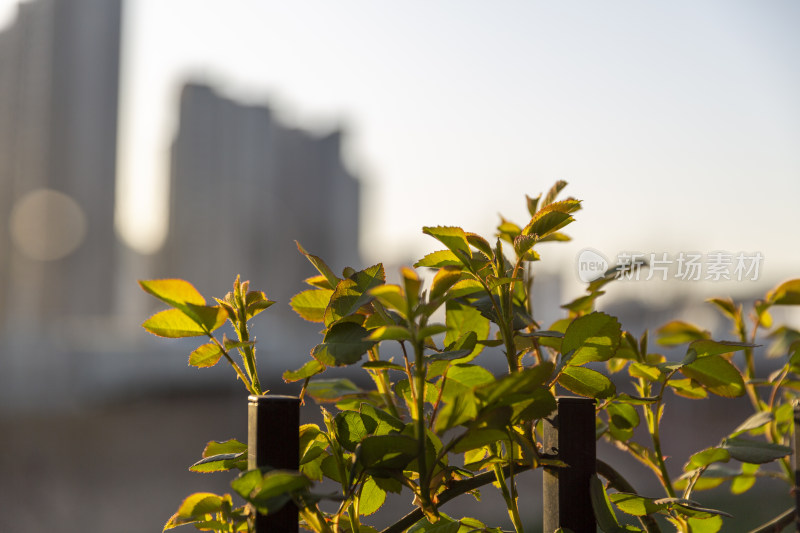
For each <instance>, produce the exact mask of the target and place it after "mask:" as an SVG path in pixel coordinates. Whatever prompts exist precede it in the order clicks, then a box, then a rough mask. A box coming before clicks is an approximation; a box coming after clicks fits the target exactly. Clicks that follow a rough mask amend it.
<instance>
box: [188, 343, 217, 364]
mask: <svg viewBox="0 0 800 533" xmlns="http://www.w3.org/2000/svg"><path fill="white" fill-rule="evenodd" d="M221 357H222V350H220V348H219V346H217V345H216V344H214V343H213V342H209V343H208V344H203V345H202V346H200V347H199V348H197V349H196V350H195V351H193V352H192V353H191V354H190V355H189V364H190V365H191V366H196V367H197V368H206V367H210V366H214V365H216V364H217V363H218V362H219V360H220V358H221Z"/></svg>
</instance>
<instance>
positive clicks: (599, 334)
mask: <svg viewBox="0 0 800 533" xmlns="http://www.w3.org/2000/svg"><path fill="white" fill-rule="evenodd" d="M620 334H621V328H620V325H619V322H618V321H617V319H616V318H614V317H613V316H610V315H607V314H605V313H600V312H594V313H591V314H588V315H585V316H582V317H579V318H576V319H575V320H573V321H572V323H571V324H570V325H569V327H568V328H567V331H566V332H565V333H564V340H563V341H562V342H561V351H562V353H564V354H567V353H569V352H573V351H574V353H573V355H572V357H571V358H570V359H569V360H568V363H567V364H569V365H576V366H577V365H583V364H585V363H588V362H590V361H607V360H608V359H611V358H612V357H613V356H614V354H615V353H616V351H617V348H618V347H619V340H620Z"/></svg>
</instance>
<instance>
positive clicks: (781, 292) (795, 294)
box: [767, 279, 800, 305]
mask: <svg viewBox="0 0 800 533" xmlns="http://www.w3.org/2000/svg"><path fill="white" fill-rule="evenodd" d="M767 301H768V302H769V303H771V304H772V305H800V279H793V280H789V281H785V282H783V283H781V284H780V285H778V286H777V287H775V288H774V289H772V290H771V291H769V292H768V293H767Z"/></svg>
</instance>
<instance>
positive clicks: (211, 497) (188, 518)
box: [164, 492, 226, 530]
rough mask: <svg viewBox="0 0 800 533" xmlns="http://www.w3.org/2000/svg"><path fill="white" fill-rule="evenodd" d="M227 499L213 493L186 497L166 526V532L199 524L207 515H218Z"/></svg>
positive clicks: (198, 493) (201, 493) (197, 493)
mask: <svg viewBox="0 0 800 533" xmlns="http://www.w3.org/2000/svg"><path fill="white" fill-rule="evenodd" d="M225 501H226V500H225V498H224V497H222V496H218V495H216V494H214V493H211V492H196V493H194V494H191V495H189V496H187V497H186V499H184V500H183V502H181V505H180V506H179V507H178V511H177V512H176V513H175V514H174V515H172V517H171V518H170V519H169V521H167V523H166V525H165V526H164V530H167V529H172V528H174V527H177V526H180V525H183V524H190V523H192V522H197V521H199V520H202V519H203V518H205V516H206V515H209V514H213V513H217V512H219V511H220V510H221V509H222V506H223V505H224V503H225Z"/></svg>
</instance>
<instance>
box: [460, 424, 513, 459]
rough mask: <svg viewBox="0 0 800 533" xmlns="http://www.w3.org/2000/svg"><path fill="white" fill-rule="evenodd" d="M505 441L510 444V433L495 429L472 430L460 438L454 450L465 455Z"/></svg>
mask: <svg viewBox="0 0 800 533" xmlns="http://www.w3.org/2000/svg"><path fill="white" fill-rule="evenodd" d="M503 441H505V442H508V433H506V432H505V431H503V430H500V429H493V428H477V429H470V430H468V431H467V432H466V433H464V434H463V435H462V436H460V437H459V438H458V441H457V442H456V444H455V445H454V446H453V448H452V449H453V451H454V452H455V453H464V452H468V451H469V450H475V449H477V448H482V447H483V446H486V445H489V444H494V443H495V442H503Z"/></svg>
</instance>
